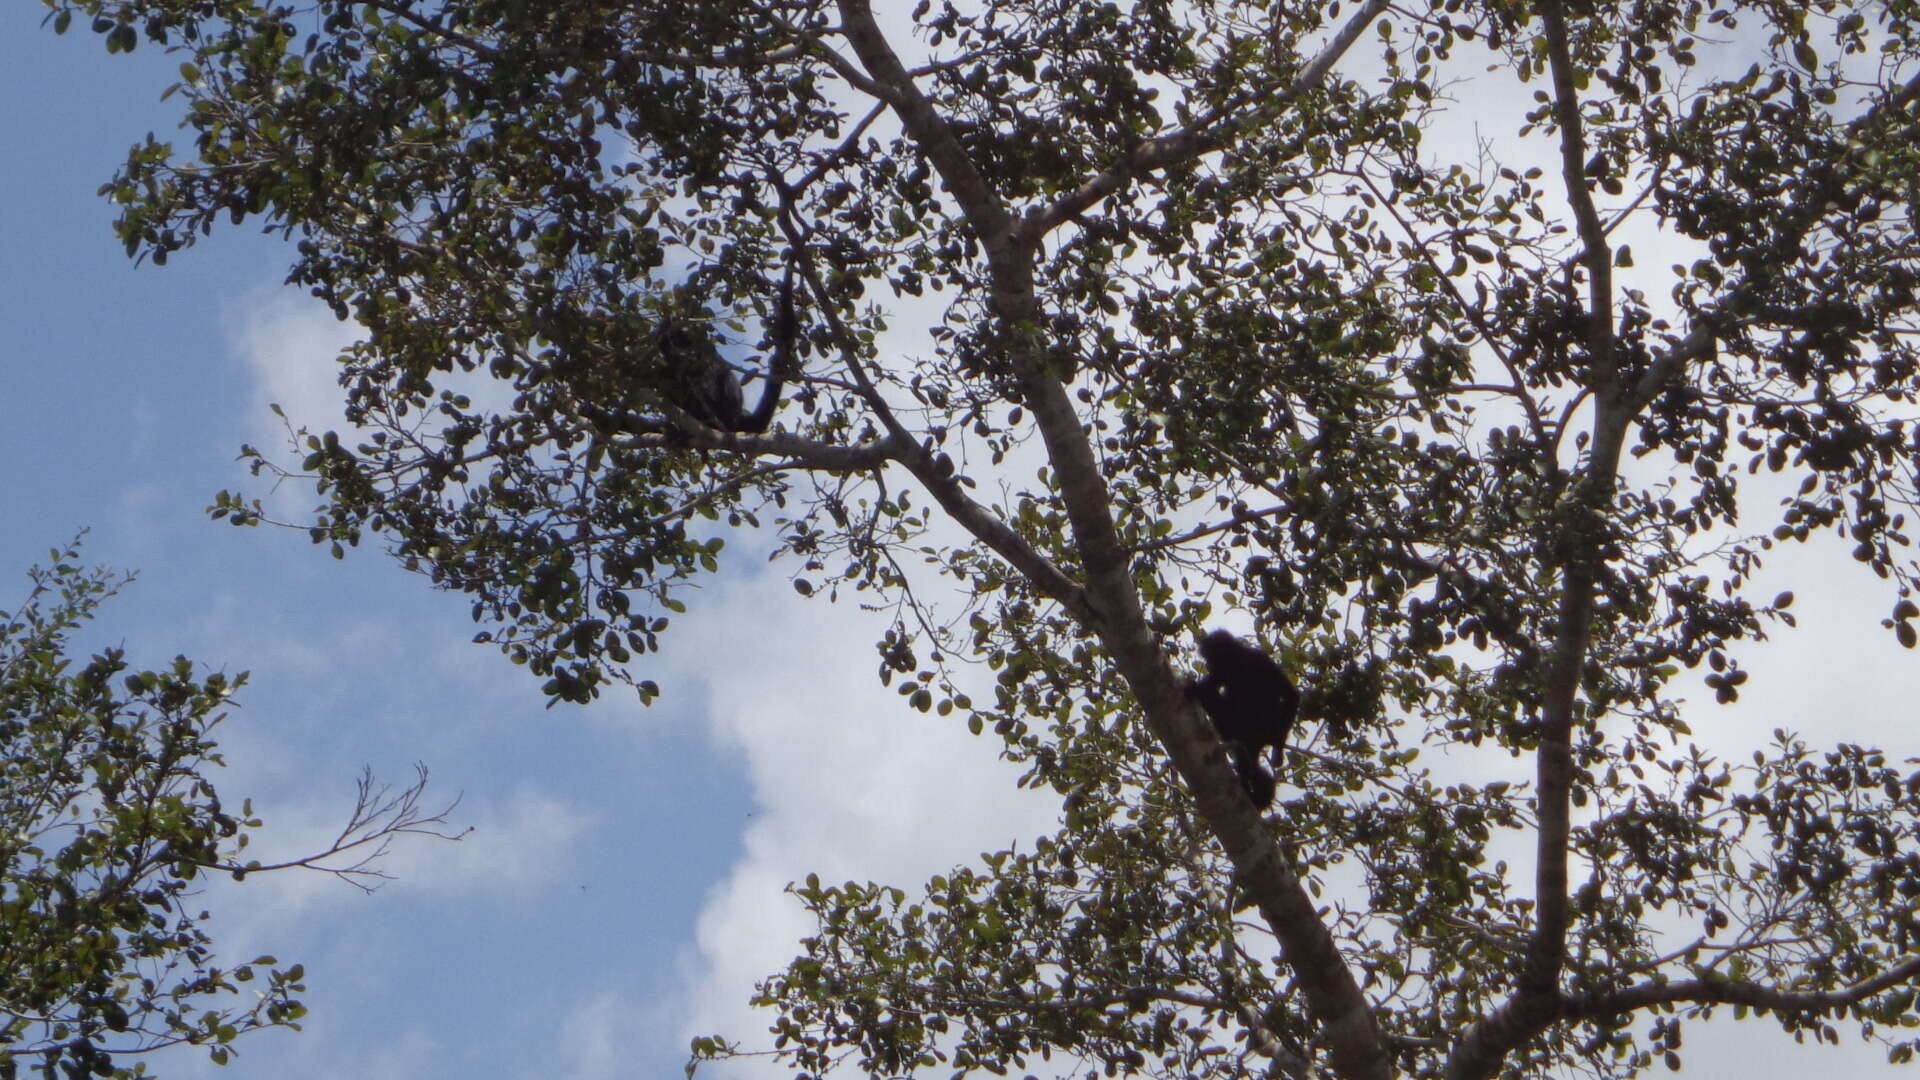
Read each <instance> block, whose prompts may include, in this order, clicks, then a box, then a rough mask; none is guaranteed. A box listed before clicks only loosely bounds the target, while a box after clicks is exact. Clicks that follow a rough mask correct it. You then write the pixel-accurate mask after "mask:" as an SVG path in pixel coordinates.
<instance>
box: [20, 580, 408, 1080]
mask: <svg viewBox="0 0 1920 1080" xmlns="http://www.w3.org/2000/svg"><path fill="white" fill-rule="evenodd" d="M78 555H79V550H78V547H77V545H69V546H68V547H66V548H63V549H58V550H55V551H54V552H52V556H51V562H50V563H49V564H48V565H46V566H44V567H36V568H35V569H33V570H32V571H31V572H30V577H31V580H32V586H31V588H30V589H29V590H28V592H27V595H26V598H25V600H24V601H23V602H21V603H20V604H19V605H17V606H15V607H14V608H13V609H12V610H10V611H0V769H4V776H5V783H4V785H0V837H4V839H3V840H0V1077H5V1078H7V1080H11V1078H12V1077H15V1076H17V1075H19V1074H20V1070H21V1067H22V1065H28V1066H32V1067H34V1068H35V1069H36V1070H37V1071H38V1072H40V1073H41V1074H42V1075H44V1076H47V1077H53V1076H56V1075H58V1076H67V1077H86V1076H113V1077H134V1076H144V1075H148V1074H147V1072H146V1068H145V1065H144V1063H143V1062H141V1061H140V1060H138V1059H140V1058H142V1057H144V1056H145V1055H147V1054H149V1053H152V1052H153V1051H156V1050H159V1049H162V1048H164V1047H168V1046H176V1045H180V1044H193V1045H198V1046H205V1047H207V1048H208V1052H209V1054H210V1055H211V1056H212V1058H213V1060H214V1061H215V1062H218V1063H221V1064H225V1063H226V1061H227V1060H228V1057H229V1055H230V1054H231V1053H232V1043H233V1041H234V1040H235V1039H237V1038H239V1037H240V1036H242V1035H244V1034H246V1033H248V1032H251V1031H257V1030H260V1029H262V1028H268V1027H292V1028H297V1027H299V1026H300V1024H299V1021H300V1018H301V1017H302V1016H304V1015H305V1014H306V1006H305V1005H303V1004H302V1003H301V1001H300V999H299V997H298V996H297V995H299V994H300V993H302V992H304V991H305V989H306V987H305V985H304V984H303V982H302V980H303V979H304V978H305V977H306V976H305V973H304V970H303V968H302V967H301V965H299V964H289V965H286V966H284V967H283V966H281V965H280V961H278V960H276V959H275V958H274V957H271V956H262V957H258V958H256V959H253V960H250V961H246V962H243V963H238V964H223V963H222V962H221V961H220V959H219V957H218V956H217V954H216V952H215V949H214V939H213V937H212V936H211V934H210V933H209V930H208V922H209V916H208V914H207V912H206V911H205V910H203V909H201V908H200V907H199V905H198V904H197V903H196V902H195V898H196V896H197V894H198V893H200V892H201V891H202V890H203V888H204V884H205V876H206V875H208V874H211V873H224V874H227V875H230V876H231V877H232V878H233V879H235V880H240V879H244V878H246V877H248V876H250V875H253V874H256V873H265V872H269V871H275V870H284V869H292V868H296V867H304V868H309V869H315V870H320V871H323V872H325V873H329V874H333V875H336V876H338V877H340V878H343V879H345V880H347V881H351V882H354V883H356V884H358V885H359V886H360V887H361V888H371V887H372V886H373V884H374V883H375V879H378V878H381V877H384V876H385V875H384V874H383V873H381V872H380V871H379V870H377V869H375V868H374V867H373V865H372V863H373V860H374V859H376V858H378V857H379V855H380V854H381V853H382V852H384V851H385V850H386V845H387V844H388V843H389V842H390V841H391V839H392V838H393V837H394V836H396V835H400V834H402V833H436V826H437V825H438V824H439V823H440V821H441V816H440V815H429V814H427V813H425V812H423V811H422V810H421V808H420V807H419V798H420V795H421V794H422V792H423V791H424V788H425V781H426V776H425V773H424V772H422V773H421V775H420V778H419V780H420V782H419V783H417V784H415V785H413V786H411V787H408V788H407V789H405V790H404V791H401V792H398V793H394V792H391V791H389V790H388V789H385V788H380V787H378V786H376V785H375V784H374V783H373V782H372V780H371V778H367V779H363V781H362V783H361V786H360V799H359V801H358V803H357V804H356V806H355V808H354V812H353V814H352V816H351V818H350V819H349V821H348V823H347V826H346V827H345V828H344V829H342V830H341V832H340V834H339V836H338V838H337V839H336V840H335V842H334V843H333V845H332V846H331V847H329V848H328V849H327V850H325V851H322V852H318V853H316V854H312V855H308V856H305V857H303V858H299V859H295V860H292V861H287V862H279V863H273V864H263V863H262V862H261V861H259V860H258V859H253V858H250V857H247V856H246V855H245V852H246V849H247V841H248V838H249V833H250V832H251V831H252V830H253V829H256V828H258V827H259V826H260V820H259V819H258V818H257V817H255V816H254V814H253V807H252V803H251V802H250V801H248V802H243V803H242V804H241V806H240V807H239V808H238V809H237V810H236V809H234V808H232V807H230V806H229V805H227V804H225V803H223V802H222V801H221V799H220V796H219V793H218V792H217V791H216V790H215V788H214V784H213V779H212V776H211V773H212V770H213V769H214V768H216V767H218V766H220V765H222V764H224V762H223V760H222V759H221V756H220V753H219V750H218V744H217V743H215V742H214V740H213V738H212V735H213V732H214V729H215V727H217V726H218V725H219V724H220V723H221V722H222V721H223V720H225V719H226V713H225V711H224V710H226V709H227V708H228V706H229V705H230V704H231V701H232V698H233V695H234V693H235V692H236V691H238V690H239V689H240V688H241V687H243V686H245V685H246V681H247V679H246V675H245V674H240V675H235V676H227V675H225V674H222V673H220V672H217V671H216V672H203V671H200V670H198V669H197V668H196V667H195V666H194V664H193V663H192V662H190V661H189V660H187V659H186V658H185V657H177V658H175V659H174V661H173V662H172V663H171V664H169V665H167V666H166V667H165V668H162V669H159V670H153V671H143V670H139V669H136V668H134V667H133V666H132V665H131V664H130V663H129V662H128V660H127V659H126V656H125V654H124V653H123V652H122V651H121V650H119V649H108V650H105V651H103V652H101V653H99V654H97V655H95V656H93V657H92V658H91V659H90V660H89V661H88V662H87V663H86V664H85V665H84V666H80V667H78V668H77V669H76V668H75V667H74V658H73V657H72V656H71V655H70V652H71V643H72V638H73V635H74V634H75V633H76V632H77V631H79V630H80V629H81V628H82V627H83V626H85V625H86V624H87V623H88V622H89V621H90V620H92V619H93V618H94V617H95V615H96V613H97V611H98V609H99V607H100V605H101V604H102V603H103V602H104V601H105V600H107V599H108V598H110V597H111V596H113V595H114V594H115V593H116V592H118V591H119V590H120V588H121V587H123V586H124V585H125V584H126V583H127V581H128V580H129V579H128V578H127V577H126V576H123V575H118V574H115V573H113V572H112V571H108V570H103V569H97V568H96V569H89V568H87V567H85V566H83V565H82V564H81V563H79V561H78ZM243 995H244V997H242V996H243ZM236 998H240V999H242V1001H243V1002H244V1003H241V1002H236V1001H235V1000H234V999H236Z"/></svg>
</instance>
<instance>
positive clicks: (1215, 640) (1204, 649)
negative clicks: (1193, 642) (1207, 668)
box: [1200, 630, 1246, 664]
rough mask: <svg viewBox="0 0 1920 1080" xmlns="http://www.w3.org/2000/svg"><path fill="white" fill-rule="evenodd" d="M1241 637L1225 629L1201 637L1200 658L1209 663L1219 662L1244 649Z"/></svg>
mask: <svg viewBox="0 0 1920 1080" xmlns="http://www.w3.org/2000/svg"><path fill="white" fill-rule="evenodd" d="M1245 648H1246V646H1245V645H1242V644H1241V643H1240V639H1239V638H1237V637H1234V636H1233V635H1232V634H1230V633H1228V632H1227V631H1225V630H1214V631H1211V632H1209V633H1208V634H1207V635H1206V636H1205V637H1203V638H1201V639H1200V659H1202V660H1205V661H1206V662H1207V663H1208V664H1218V663H1221V662H1222V661H1225V660H1227V659H1228V658H1229V657H1231V656H1234V655H1235V654H1236V653H1238V652H1240V651H1241V650H1244V649H1245Z"/></svg>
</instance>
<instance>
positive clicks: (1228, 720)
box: [1187, 630, 1300, 810]
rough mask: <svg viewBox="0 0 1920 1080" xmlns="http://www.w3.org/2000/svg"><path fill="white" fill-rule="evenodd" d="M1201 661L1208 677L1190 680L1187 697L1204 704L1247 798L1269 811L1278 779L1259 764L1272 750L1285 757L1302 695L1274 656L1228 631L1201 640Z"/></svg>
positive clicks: (1211, 634)
mask: <svg viewBox="0 0 1920 1080" xmlns="http://www.w3.org/2000/svg"><path fill="white" fill-rule="evenodd" d="M1200 658H1201V659H1202V660H1205V661H1206V662H1207V674H1206V676H1205V677H1204V678H1200V679H1196V680H1194V681H1192V682H1189V683H1188V684H1187V694H1188V696H1190V697H1192V698H1194V699H1196V700H1198V701H1199V702H1200V707H1201V708H1203V709H1205V710H1206V711H1207V719H1209V720H1211V721H1213V727H1214V730H1215V731H1218V732H1219V733H1220V741H1221V742H1224V743H1226V745H1227V756H1228V757H1229V758H1231V759H1232V761H1233V767H1234V769H1235V771H1237V772H1238V773H1239V774H1240V786H1241V787H1242V788H1244V789H1246V792H1247V798H1249V799H1252V800H1253V805H1254V806H1256V807H1258V808H1259V809H1262V810H1265V809H1266V808H1267V807H1269V806H1271V805H1273V789H1274V780H1273V774H1272V773H1270V772H1268V771H1267V770H1266V768H1265V767H1264V766H1263V765H1262V764H1261V760H1260V759H1261V756H1262V755H1261V751H1263V750H1265V749H1266V748H1267V747H1269V746H1271V747H1273V748H1274V750H1275V751H1276V754H1275V756H1276V757H1279V756H1281V755H1284V754H1285V752H1286V742H1287V732H1288V731H1291V730H1292V729H1293V722H1294V720H1295V719H1296V718H1297V717H1298V715H1299V712H1300V691H1299V690H1297V689H1295V688H1294V685H1293V680H1292V679H1289V678H1287V673H1286V672H1285V671H1283V670H1281V668H1280V665H1279V664H1277V663H1275V662H1274V660H1273V658H1272V657H1270V656H1268V655H1267V654H1266V653H1263V652H1261V651H1260V650H1259V649H1256V648H1254V647H1253V646H1251V645H1248V644H1247V643H1246V642H1244V641H1241V640H1240V639H1239V638H1237V637H1234V636H1233V635H1232V634H1230V633H1228V632H1226V631H1225V630H1215V631H1213V632H1212V633H1210V634H1208V635H1207V636H1205V637H1203V638H1201V639H1200ZM1276 763H1277V762H1276Z"/></svg>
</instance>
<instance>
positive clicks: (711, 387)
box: [654, 268, 795, 434]
mask: <svg viewBox="0 0 1920 1080" xmlns="http://www.w3.org/2000/svg"><path fill="white" fill-rule="evenodd" d="M794 333H795V319H794V314H793V270H792V268H788V270H787V274H786V277H785V278H784V279H782V281H781V283H780V309H779V313H778V315H777V316H776V318H775V323H774V341H773V349H774V353H773V362H772V363H771V364H769V365H768V371H767V375H766V379H767V384H766V387H765V389H763V390H762V391H761V392H760V403H759V404H758V405H756V406H754V409H753V411H752V412H748V411H747V407H746V404H747V403H746V394H745V392H744V391H742V390H741V388H740V377H739V376H738V375H736V374H734V371H733V368H732V367H730V366H729V365H728V364H727V362H726V360H725V359H724V358H722V357H721V355H720V350H719V349H718V348H716V347H715V346H714V343H713V336H712V335H711V334H710V333H708V332H707V329H706V327H705V326H703V325H701V324H700V323H698V322H695V321H692V320H689V319H683V318H669V319H667V320H666V321H664V322H663V323H662V324H661V326H660V329H659V330H658V331H657V332H656V334H655V336H654V346H655V348H657V349H658V350H659V353H660V358H661V360H662V362H663V363H664V365H665V367H666V369H667V373H668V378H669V380H670V381H669V383H668V384H667V398H668V400H670V401H672V402H673V403H674V404H675V405H677V406H679V407H680V408H681V409H682V410H684V411H685V412H686V413H687V415H689V416H691V417H693V418H694V419H695V420H698V421H700V422H701V423H702V424H705V425H707V426H708V427H712V428H718V429H719V430H721V431H734V432H740V433H743V434H759V433H760V432H763V431H765V430H767V425H768V424H770V423H772V422H773V411H774V409H775V408H777V407H779V404H780V391H781V390H782V389H783V388H784V387H785V385H786V380H787V377H788V376H789V375H790V374H792V372H793V364H794V359H793V342H794Z"/></svg>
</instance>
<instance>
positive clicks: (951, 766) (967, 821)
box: [670, 577, 1059, 1042]
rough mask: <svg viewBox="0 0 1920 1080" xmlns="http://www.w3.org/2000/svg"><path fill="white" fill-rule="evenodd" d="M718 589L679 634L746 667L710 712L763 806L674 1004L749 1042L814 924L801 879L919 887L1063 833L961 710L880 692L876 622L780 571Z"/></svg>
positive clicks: (694, 1019) (692, 1021) (1050, 806)
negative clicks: (798, 896) (795, 888)
mask: <svg viewBox="0 0 1920 1080" xmlns="http://www.w3.org/2000/svg"><path fill="white" fill-rule="evenodd" d="M716 593H717V594H716V595H712V596H710V597H708V604H707V605H705V607H706V609H707V610H706V611H705V612H704V617H702V618H701V619H699V620H698V622H697V625H689V626H687V627H683V628H676V629H677V630H682V631H684V632H685V633H686V636H687V638H688V639H690V640H689V641H687V642H686V643H685V644H683V645H682V646H681V647H683V648H690V649H694V650H697V651H701V652H703V653H705V654H706V655H714V656H727V657H729V659H730V663H731V666H732V667H733V668H734V671H735V672H736V673H737V675H736V676H735V677H734V678H732V679H730V680H728V681H724V682H721V681H715V682H714V683H712V684H711V685H710V687H709V696H708V704H709V711H710V713H711V716H712V720H713V725H714V730H715V732H716V733H717V735H718V737H719V738H721V739H723V740H725V741H727V742H730V743H732V744H734V745H735V746H737V747H738V748H739V752H740V753H742V754H744V755H745V758H746V764H747V768H748V770H749V773H750V775H751V776H752V779H753V787H754V793H755V796H756V799H757V801H758V802H759V803H760V806H761V810H760V811H759V812H757V813H756V814H755V815H754V817H753V818H752V819H751V823H750V824H749V825H748V827H747V831H746V834H745V836H744V838H743V844H744V848H745V850H744V851H743V852H742V854H741V856H740V858H739V860H738V862H737V863H736V864H735V866H734V868H733V870H732V872H731V873H730V874H729V875H728V876H727V878H726V879H725V880H724V881H722V882H721V883H720V884H719V885H718V886H716V887H715V888H714V889H713V891H712V892H711V893H710V894H709V896H708V899H707V902H706V905H705V907H704V909H703V910H702V913H701V916H700V920H699V926H698V929H697V931H696V945H695V948H694V949H693V950H692V951H691V952H690V954H689V956H688V957H687V965H686V966H687V969H688V970H687V973H686V976H685V977H686V983H687V985H686V986H685V989H684V993H685V995H686V996H685V998H684V1000H683V1001H682V1002H681V1003H680V1004H679V1005H678V1006H677V1007H675V1008H673V1009H671V1010H670V1011H672V1012H674V1013H676V1014H678V1019H679V1020H680V1023H679V1024H678V1025H677V1026H678V1027H679V1028H680V1029H681V1030H682V1031H683V1032H684V1033H685V1034H686V1035H688V1036H692V1035H696V1034H701V1035H704V1034H724V1035H727V1036H728V1037H730V1038H738V1039H741V1040H743V1041H748V1042H751V1041H752V1040H753V1039H754V1037H755V1036H757V1035H759V1034H760V1033H762V1032H763V1031H764V1030H765V1028H766V1025H767V1021H768V1016H767V1014H765V1013H756V1012H754V1011H753V1010H750V1009H748V1008H747V1007H746V1000H747V998H748V997H749V995H750V994H751V992H752V988H753V986H754V985H755V983H757V982H758V981H759V980H760V979H763V978H765V977H766V976H767V975H769V974H772V973H774V972H775V971H776V970H778V969H779V968H781V967H783V966H784V965H785V964H786V962H787V961H788V960H790V959H791V958H792V957H793V955H794V951H795V947H796V943H797V942H798V941H799V939H800V938H802V937H804V936H805V935H806V934H808V933H810V932H811V931H812V929H813V926H812V922H811V920H810V917H809V916H807V915H806V913H805V912H804V911H802V910H801V908H800V906H799V904H798V902H797V901H795V900H794V899H793V898H792V897H790V896H788V895H787V894H786V892H785V888H786V885H787V884H788V883H789V882H792V881H795V880H799V879H802V878H804V877H805V876H806V875H807V874H809V873H819V874H820V876H821V877H822V878H823V879H825V880H828V881H841V880H847V879H855V880H860V881H869V880H871V881H881V882H888V883H891V884H896V885H899V886H901V887H902V888H905V889H907V890H908V891H909V892H910V893H911V892H913V891H915V890H916V889H917V888H918V886H919V885H920V884H921V883H922V882H924V881H925V880H926V879H927V878H928V877H930V876H931V875H933V874H936V873H941V872H943V871H945V870H948V869H950V868H951V867H953V866H954V865H956V864H959V863H966V862H972V861H974V860H975V859H976V858H977V856H978V855H979V853H980V852H982V851H988V850H998V849H1002V848H1005V847H1008V846H1009V845H1011V844H1014V843H1020V844H1022V845H1024V844H1026V843H1027V842H1028V841H1030V840H1031V839H1032V838H1033V837H1035V836H1037V835H1040V834H1042V833H1047V832H1051V831H1053V829H1054V828H1055V825H1056V820H1057V815H1058V811H1059V805H1058V802H1057V800H1056V799H1055V798H1053V797H1052V796H1050V795H1048V794H1046V793H1043V792H1033V791H1027V790H1023V789H1019V788H1016V787H1015V786H1014V784H1013V779H1014V775H1015V774H1014V770H1013V767H1012V766H1010V765H1009V764H1007V763H1006V762H1004V761H1001V760H1000V759H999V750H1000V744H999V742H998V740H997V739H995V738H993V737H992V736H986V737H975V736H972V735H969V734H968V733H967V730H966V725H965V723H964V721H963V720H962V719H961V717H960V715H959V714H958V713H956V714H954V715H952V716H948V717H939V716H934V715H932V714H922V713H919V712H915V711H913V710H911V709H909V708H907V707H906V706H905V704H904V703H903V702H902V700H901V699H900V697H899V696H898V695H897V694H895V693H893V692H892V691H891V690H888V689H886V688H883V687H881V686H880V685H879V683H878V681H877V680H876V678H875V676H874V671H875V666H876V665H877V663H878V660H877V657H876V655H875V653H874V652H873V649H872V642H873V641H874V640H876V638H877V637H878V631H879V630H880V629H881V624H880V623H879V622H878V621H877V617H875V616H873V615H871V614H870V613H866V612H862V611H859V610H856V609H854V608H853V607H852V606H851V605H840V606H828V605H825V604H822V603H820V602H819V601H807V600H802V599H800V598H799V597H797V596H795V595H794V594H793V593H792V592H791V591H790V590H789V589H788V588H787V587H786V584H785V582H784V581H783V580H781V579H779V578H777V577H773V578H768V577H761V578H759V579H757V580H749V581H743V582H739V583H736V584H731V585H729V586H727V587H725V588H723V589H720V590H717V591H716ZM743 628H750V629H745V630H743ZM721 677H722V676H721V675H719V674H717V673H716V674H715V675H714V678H715V679H716V680H718V679H720V678H721Z"/></svg>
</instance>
